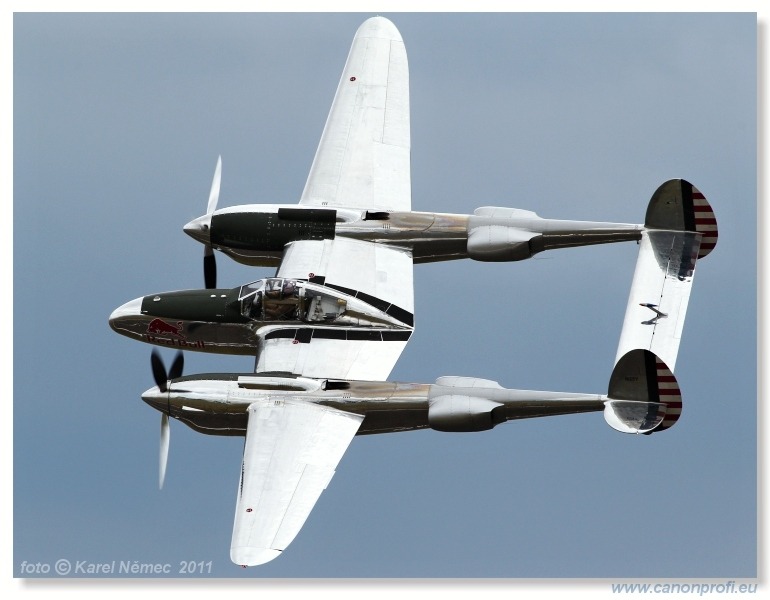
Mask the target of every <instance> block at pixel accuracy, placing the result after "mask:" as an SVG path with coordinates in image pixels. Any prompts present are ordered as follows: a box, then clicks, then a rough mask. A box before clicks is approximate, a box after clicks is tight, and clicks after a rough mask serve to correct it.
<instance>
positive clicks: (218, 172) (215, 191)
mask: <svg viewBox="0 0 770 600" xmlns="http://www.w3.org/2000/svg"><path fill="white" fill-rule="evenodd" d="M221 182H222V156H221V155H220V156H219V158H218V159H217V168H216V169H215V170H214V180H213V181H212V182H211V191H210V192H209V205H208V208H207V209H206V214H207V215H210V214H211V213H213V212H214V211H215V210H216V209H217V202H219V186H220V184H221Z"/></svg>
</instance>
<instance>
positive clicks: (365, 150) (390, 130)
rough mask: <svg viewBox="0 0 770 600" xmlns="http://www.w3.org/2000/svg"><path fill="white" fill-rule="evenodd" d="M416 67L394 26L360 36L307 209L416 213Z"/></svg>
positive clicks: (376, 20) (384, 24) (364, 29)
mask: <svg viewBox="0 0 770 600" xmlns="http://www.w3.org/2000/svg"><path fill="white" fill-rule="evenodd" d="M409 148H410V133H409V68H408V65H407V59H406V49H405V47H404V42H403V40H402V39H401V34H400V33H399V32H398V29H396V27H395V25H393V23H391V22H390V21H388V20H387V19H385V18H383V17H373V18H371V19H368V20H367V21H365V22H364V23H363V24H362V25H361V27H359V29H358V31H357V32H356V35H355V38H354V39H353V45H352V46H351V48H350V54H349V55H348V60H347V62H346V63H345V68H344V69H343V71H342V77H341V78H340V82H339V85H338V87H337V93H336V95H335V96H334V102H333V103H332V107H331V110H330V112H329V116H328V118H327V120H326V126H325V127H324V131H323V134H322V136H321V142H320V144H319V146H318V150H317V151H316V155H315V159H314V160H313V166H312V167H311V169H310V175H309V176H308V179H307V183H306V184H305V190H304V191H303V193H302V198H301V200H300V204H306V205H319V206H330V207H349V208H364V209H376V210H402V211H408V210H411V204H412V202H411V182H410V172H409Z"/></svg>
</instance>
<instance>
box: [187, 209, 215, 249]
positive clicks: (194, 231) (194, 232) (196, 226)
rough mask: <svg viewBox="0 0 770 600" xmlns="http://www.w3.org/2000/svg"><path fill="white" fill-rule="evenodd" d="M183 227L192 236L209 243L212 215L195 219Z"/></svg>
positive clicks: (203, 242)
mask: <svg viewBox="0 0 770 600" xmlns="http://www.w3.org/2000/svg"><path fill="white" fill-rule="evenodd" d="M183 229H184V232H185V233H186V234H187V235H189V236H190V237H191V238H193V239H195V240H198V241H199V242H201V243H202V244H206V245H208V244H209V242H210V240H211V215H203V216H202V217H198V218H197V219H193V220H192V221H190V222H189V223H188V224H187V225H185V226H184V227H183Z"/></svg>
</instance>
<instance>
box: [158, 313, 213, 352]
mask: <svg viewBox="0 0 770 600" xmlns="http://www.w3.org/2000/svg"><path fill="white" fill-rule="evenodd" d="M183 330H184V324H183V323H182V321H177V324H176V325H173V324H171V323H166V322H165V321H163V320H162V319H153V320H152V321H150V323H149V324H148V325H147V333H146V334H145V338H146V339H147V341H148V342H149V343H151V344H157V345H163V346H174V347H175V348H189V349H191V350H195V349H201V348H205V347H206V344H205V342H203V341H202V340H197V341H187V336H186V335H184V334H183V333H182V331H183Z"/></svg>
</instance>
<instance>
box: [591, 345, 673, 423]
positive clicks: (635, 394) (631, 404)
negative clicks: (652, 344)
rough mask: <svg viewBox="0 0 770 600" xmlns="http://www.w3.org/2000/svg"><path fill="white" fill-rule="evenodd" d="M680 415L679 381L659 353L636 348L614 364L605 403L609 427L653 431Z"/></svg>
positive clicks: (605, 413) (605, 416)
mask: <svg viewBox="0 0 770 600" xmlns="http://www.w3.org/2000/svg"><path fill="white" fill-rule="evenodd" d="M681 414H682V395H681V392H680V391H679V384H678V383H677V381H676V377H674V374H673V372H672V371H671V369H669V368H668V366H666V363H664V362H663V361H662V360H661V359H660V358H659V357H658V356H656V355H655V354H653V353H652V352H650V351H649V350H643V349H641V348H637V349H635V350H631V351H630V352H628V353H627V354H625V355H624V356H623V357H621V359H620V360H619V361H618V362H617V363H616V364H615V368H614V369H613V370H612V375H611V376H610V384H609V387H608V390H607V400H606V402H605V405H604V419H605V420H606V421H607V423H608V424H609V425H610V427H612V428H613V429H616V430H617V431H620V432H622V433H644V434H650V433H655V432H656V431H663V430H664V429H668V428H669V427H672V426H673V425H674V423H676V422H677V420H678V419H679V415H681Z"/></svg>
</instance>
